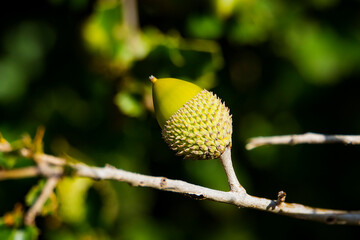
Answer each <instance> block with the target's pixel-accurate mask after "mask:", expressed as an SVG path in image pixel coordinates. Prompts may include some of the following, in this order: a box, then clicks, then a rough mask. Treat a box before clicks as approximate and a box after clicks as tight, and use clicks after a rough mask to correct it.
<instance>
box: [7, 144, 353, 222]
mask: <svg viewBox="0 0 360 240" xmlns="http://www.w3.org/2000/svg"><path fill="white" fill-rule="evenodd" d="M20 152H22V151H20ZM25 152H26V151H25ZM32 156H33V155H32ZM48 156H49V155H46V154H37V155H36V157H37V158H38V160H39V159H42V158H43V159H42V161H41V162H46V160H45V159H49V158H48ZM222 159H223V160H222V162H223V164H224V162H225V166H224V167H225V169H228V168H229V166H230V165H229V161H230V163H231V154H230V149H228V150H227V151H226V153H224V156H222ZM63 163H66V161H65V159H62V158H57V157H53V156H52V161H51V164H53V165H52V166H51V165H49V166H47V167H41V168H40V167H39V166H37V168H38V172H35V171H33V172H32V174H34V176H35V173H37V175H39V176H45V177H47V178H49V181H48V183H47V184H46V187H45V188H46V189H45V188H44V190H43V192H42V194H41V196H40V197H39V199H38V200H37V203H35V204H34V206H33V207H32V209H35V210H32V211H31V212H30V211H29V213H28V215H29V217H28V218H29V219H30V220H27V223H33V221H34V220H31V219H34V217H32V216H34V213H33V212H35V216H36V214H37V213H38V212H39V210H36V209H41V206H42V205H43V204H44V202H45V201H46V199H47V197H45V196H49V194H50V193H51V191H52V189H53V188H54V187H55V185H56V181H57V180H58V179H59V176H60V175H62V174H64V171H63V169H62V168H63V167H64V165H63ZM66 167H67V168H71V169H73V171H71V176H78V177H87V178H91V179H95V180H116V181H119V182H126V183H129V184H130V185H131V186H135V187H150V188H154V189H159V190H162V191H169V192H176V193H182V194H185V195H188V196H191V197H195V198H197V199H208V200H211V201H215V202H222V203H227V204H231V205H235V206H237V207H239V208H243V207H245V208H251V209H256V210H262V211H266V212H271V213H276V214H281V215H286V216H290V217H293V218H299V219H305V220H311V221H318V222H322V223H327V224H347V225H360V211H343V210H332V209H322V208H313V207H309V206H304V205H301V204H296V203H286V202H285V193H281V194H280V193H279V194H278V198H277V199H276V200H271V199H266V198H260V197H255V196H251V195H249V194H247V193H246V191H245V189H244V188H243V187H242V186H241V185H240V183H239V182H238V180H237V179H236V176H235V172H233V169H231V168H232V164H231V167H230V170H229V169H228V170H226V173H227V176H228V181H229V184H230V186H231V191H229V192H224V191H218V190H214V189H211V188H206V187H202V186H198V185H195V184H191V183H187V182H185V181H181V180H172V179H167V178H165V177H154V176H147V175H143V174H138V173H133V172H128V171H125V170H121V169H116V168H114V167H112V166H105V167H103V168H101V167H91V166H88V165H85V164H79V163H77V164H73V163H66ZM11 171H12V172H13V173H12V174H11V173H10V175H12V176H14V171H18V172H20V173H21V172H26V171H24V169H18V170H9V171H0V176H9V173H8V172H11ZM15 176H16V177H17V178H22V177H29V176H30V174H27V175H26V174H25V175H23V176H22V175H19V174H15ZM2 179H6V178H1V177H0V180H2ZM50 179H53V180H51V181H50ZM49 191H50V193H49ZM44 198H45V200H44ZM38 202H39V203H38ZM35 205H36V206H35ZM39 206H40V207H39Z"/></svg>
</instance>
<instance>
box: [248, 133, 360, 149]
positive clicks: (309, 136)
mask: <svg viewBox="0 0 360 240" xmlns="http://www.w3.org/2000/svg"><path fill="white" fill-rule="evenodd" d="M328 143H342V144H346V145H358V144H360V136H359V135H324V134H318V133H305V134H296V135H284V136H271V137H255V138H250V139H249V140H248V144H246V146H245V148H246V149H247V150H251V149H254V148H257V147H260V146H264V145H277V144H283V145H295V144H328Z"/></svg>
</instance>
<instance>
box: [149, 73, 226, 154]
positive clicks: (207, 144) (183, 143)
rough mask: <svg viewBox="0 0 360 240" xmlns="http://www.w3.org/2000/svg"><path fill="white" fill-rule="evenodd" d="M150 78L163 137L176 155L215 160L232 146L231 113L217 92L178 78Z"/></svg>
mask: <svg viewBox="0 0 360 240" xmlns="http://www.w3.org/2000/svg"><path fill="white" fill-rule="evenodd" d="M150 80H151V82H152V83H153V87H152V91H153V101H154V108H155V114H156V118H157V120H158V123H159V125H160V127H161V128H162V135H163V138H164V139H165V142H166V143H167V144H168V145H169V146H170V148H171V149H172V150H174V151H176V154H177V155H181V156H184V158H186V159H214V158H219V157H220V156H221V154H222V153H223V152H224V151H225V149H226V147H228V146H231V134H232V119H231V115H230V113H229V109H228V108H227V107H226V106H225V104H224V103H222V102H221V100H220V99H219V98H218V97H217V96H216V95H214V94H213V93H212V92H209V91H207V90H206V89H201V88H200V87H199V86H197V85H195V84H193V83H190V82H186V81H183V80H180V79H175V78H160V79H157V78H155V77H154V76H150Z"/></svg>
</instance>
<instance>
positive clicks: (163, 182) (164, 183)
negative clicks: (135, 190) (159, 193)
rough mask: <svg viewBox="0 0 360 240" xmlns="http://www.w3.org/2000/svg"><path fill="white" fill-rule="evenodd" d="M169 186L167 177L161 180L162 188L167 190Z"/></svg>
mask: <svg viewBox="0 0 360 240" xmlns="http://www.w3.org/2000/svg"><path fill="white" fill-rule="evenodd" d="M166 185H167V179H166V178H165V177H162V178H161V180H160V188H165V187H166Z"/></svg>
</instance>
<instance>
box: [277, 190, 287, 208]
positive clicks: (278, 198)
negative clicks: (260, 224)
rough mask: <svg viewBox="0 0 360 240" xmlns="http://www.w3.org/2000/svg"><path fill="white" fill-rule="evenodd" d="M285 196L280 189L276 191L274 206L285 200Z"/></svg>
mask: <svg viewBox="0 0 360 240" xmlns="http://www.w3.org/2000/svg"><path fill="white" fill-rule="evenodd" d="M285 198H286V192H284V191H280V192H278V196H277V200H276V206H280V205H281V204H282V203H284V202H285Z"/></svg>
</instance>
